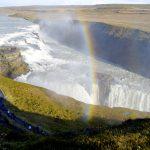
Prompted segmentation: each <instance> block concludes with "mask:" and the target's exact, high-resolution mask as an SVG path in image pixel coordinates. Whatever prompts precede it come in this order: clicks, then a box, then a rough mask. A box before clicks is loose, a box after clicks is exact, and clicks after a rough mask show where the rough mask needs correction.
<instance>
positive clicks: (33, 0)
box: [0, 0, 150, 7]
mask: <svg viewBox="0 0 150 150" xmlns="http://www.w3.org/2000/svg"><path fill="white" fill-rule="evenodd" d="M116 3H117V4H122V3H125V4H150V0H0V7H4V6H24V5H95V4H116Z"/></svg>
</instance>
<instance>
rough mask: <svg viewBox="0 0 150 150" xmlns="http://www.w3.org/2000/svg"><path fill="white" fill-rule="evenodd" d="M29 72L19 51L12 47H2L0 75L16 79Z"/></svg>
mask: <svg viewBox="0 0 150 150" xmlns="http://www.w3.org/2000/svg"><path fill="white" fill-rule="evenodd" d="M28 71H29V69H28V65H27V64H26V63H25V62H24V61H23V58H22V56H21V54H20V52H19V49H18V48H16V47H11V46H2V47H0V74H2V75H4V76H7V77H10V78H15V77H17V76H19V75H21V74H25V73H27V72H28Z"/></svg>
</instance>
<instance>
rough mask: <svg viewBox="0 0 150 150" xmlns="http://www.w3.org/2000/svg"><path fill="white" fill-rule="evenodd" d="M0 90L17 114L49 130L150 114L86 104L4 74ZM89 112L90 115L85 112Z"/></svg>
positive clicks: (81, 127)
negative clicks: (14, 79)
mask: <svg viewBox="0 0 150 150" xmlns="http://www.w3.org/2000/svg"><path fill="white" fill-rule="evenodd" d="M0 89H2V90H3V91H4V92H5V95H6V97H7V100H8V101H6V105H7V106H8V107H9V108H10V109H11V110H12V111H13V112H14V113H15V114H16V115H17V116H19V117H21V118H22V119H24V120H26V121H28V122H29V123H32V124H33V125H34V124H35V125H38V126H41V127H42V128H44V129H46V130H49V131H70V130H80V129H83V128H85V127H86V126H89V124H92V125H93V126H99V125H104V124H107V123H111V124H112V123H119V122H121V121H123V120H126V119H129V118H131V119H134V118H143V117H149V116H150V115H149V113H142V112H139V111H133V110H129V109H123V108H115V109H111V108H107V107H100V106H93V105H86V104H84V103H81V102H78V101H76V100H74V99H72V98H69V97H65V96H60V95H57V94H56V93H54V92H50V91H46V90H45V89H43V88H39V87H35V86H32V85H28V84H24V83H18V82H16V81H13V80H11V79H8V78H5V77H3V76H0ZM88 111H90V113H89V114H90V116H89V117H87V116H86V115H85V112H86V113H87V112H88ZM86 117H87V118H86Z"/></svg>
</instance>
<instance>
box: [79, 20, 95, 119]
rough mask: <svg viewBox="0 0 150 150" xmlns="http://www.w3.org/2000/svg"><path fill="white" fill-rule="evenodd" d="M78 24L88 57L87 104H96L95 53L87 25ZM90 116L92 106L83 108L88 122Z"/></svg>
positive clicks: (85, 23) (84, 23)
mask: <svg viewBox="0 0 150 150" xmlns="http://www.w3.org/2000/svg"><path fill="white" fill-rule="evenodd" d="M79 20H80V19H79ZM80 23H81V25H82V27H83V36H84V39H85V42H86V49H87V51H88V56H89V65H90V76H91V77H90V78H91V81H89V82H90V85H91V90H92V95H91V98H90V102H89V104H97V94H98V93H97V77H96V73H95V70H96V68H95V67H96V64H95V61H94V56H95V53H94V44H93V38H92V35H91V33H90V30H89V26H88V23H87V22H82V21H80ZM92 114H93V106H92V105H89V106H88V108H87V107H86V108H85V111H84V115H85V116H86V118H87V119H88V120H89V119H90V118H91V117H92Z"/></svg>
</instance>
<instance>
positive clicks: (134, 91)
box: [0, 17, 150, 112]
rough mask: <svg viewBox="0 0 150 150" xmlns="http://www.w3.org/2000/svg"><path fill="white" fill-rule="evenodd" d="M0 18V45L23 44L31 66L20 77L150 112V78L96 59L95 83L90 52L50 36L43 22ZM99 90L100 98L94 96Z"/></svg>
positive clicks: (84, 98) (86, 98)
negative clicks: (86, 53) (82, 50)
mask: <svg viewBox="0 0 150 150" xmlns="http://www.w3.org/2000/svg"><path fill="white" fill-rule="evenodd" d="M0 21H1V24H0V45H13V46H14V45H15V46H18V47H20V49H21V54H22V56H23V58H24V60H25V62H26V63H28V64H29V67H30V70H31V71H30V72H29V73H28V74H27V75H22V76H20V77H18V78H17V79H16V80H18V81H21V82H26V83H30V84H33V85H37V86H41V87H45V88H47V89H50V90H53V91H55V92H57V93H59V94H62V95H67V96H70V97H73V98H75V99H77V100H80V101H83V102H85V103H91V104H101V105H106V106H109V107H126V108H131V109H137V110H140V111H148V112H150V80H149V79H145V78H143V77H141V76H138V75H136V74H133V73H131V72H128V71H125V70H123V69H120V68H118V67H115V66H112V65H110V64H107V63H104V62H98V61H95V68H96V72H97V74H98V78H97V83H96V84H92V80H91V66H90V64H89V58H88V57H87V56H84V55H83V54H82V53H80V52H78V51H76V50H74V49H71V48H69V47H67V46H63V45H61V44H60V43H58V42H56V41H54V40H52V39H50V38H49V37H46V35H45V34H44V33H42V32H41V31H40V28H39V25H36V24H33V23H30V22H28V21H25V20H23V19H12V18H9V17H0ZM8 24H11V26H9V27H8ZM7 28H9V29H7ZM92 87H94V91H93V90H92ZM95 93H96V98H95V99H93V100H91V97H93V95H95Z"/></svg>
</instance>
